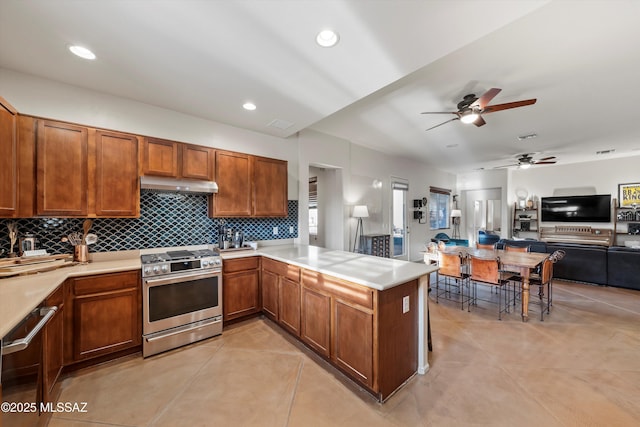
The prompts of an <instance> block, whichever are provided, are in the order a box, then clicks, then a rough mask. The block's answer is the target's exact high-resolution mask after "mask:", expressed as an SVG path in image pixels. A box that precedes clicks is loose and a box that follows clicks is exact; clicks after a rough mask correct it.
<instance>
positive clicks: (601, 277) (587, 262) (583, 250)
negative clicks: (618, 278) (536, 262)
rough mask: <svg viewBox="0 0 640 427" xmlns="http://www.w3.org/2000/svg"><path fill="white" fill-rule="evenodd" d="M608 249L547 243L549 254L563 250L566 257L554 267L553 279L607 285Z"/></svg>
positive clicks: (604, 247)
mask: <svg viewBox="0 0 640 427" xmlns="http://www.w3.org/2000/svg"><path fill="white" fill-rule="evenodd" d="M607 249H608V248H607V247H606V246H596V245H582V244H577V243H547V252H549V253H553V252H554V251H556V250H563V251H565V252H566V256H565V257H564V259H563V260H562V261H560V262H559V263H557V264H556V265H554V266H553V277H557V278H558V279H567V280H575V281H578V282H588V283H597V284H599V285H607V284H608V283H607V271H608V270H607V264H608V263H607V252H608V251H607Z"/></svg>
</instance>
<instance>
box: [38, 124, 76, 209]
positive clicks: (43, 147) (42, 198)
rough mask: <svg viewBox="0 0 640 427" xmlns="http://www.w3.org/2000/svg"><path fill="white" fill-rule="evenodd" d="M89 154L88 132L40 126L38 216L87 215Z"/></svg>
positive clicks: (58, 125) (68, 127) (72, 128)
mask: <svg viewBox="0 0 640 427" xmlns="http://www.w3.org/2000/svg"><path fill="white" fill-rule="evenodd" d="M87 150H88V140H87V128H84V127H80V126H74V125H69V124H66V123H57V122H51V121H46V120H42V121H39V122H38V135H37V144H36V156H37V158H36V164H37V175H36V176H37V178H36V187H37V188H36V214H37V215H41V216H55V215H59V216H86V215H87V165H88V155H87ZM71 183H72V184H73V185H70V184H71Z"/></svg>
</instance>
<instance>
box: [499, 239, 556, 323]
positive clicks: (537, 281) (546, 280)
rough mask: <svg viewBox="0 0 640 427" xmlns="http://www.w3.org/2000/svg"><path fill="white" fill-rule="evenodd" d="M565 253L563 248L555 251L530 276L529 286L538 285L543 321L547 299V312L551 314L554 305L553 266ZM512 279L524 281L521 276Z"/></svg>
mask: <svg viewBox="0 0 640 427" xmlns="http://www.w3.org/2000/svg"><path fill="white" fill-rule="evenodd" d="M565 255H566V252H565V251H563V250H557V251H554V252H553V253H552V254H549V256H548V257H547V258H546V259H545V260H544V261H543V262H542V265H541V266H540V267H539V268H538V270H537V271H535V272H533V273H532V274H531V276H529V286H538V298H539V300H540V320H541V321H544V312H545V301H546V312H547V314H551V306H552V305H553V266H554V264H556V263H557V262H558V261H560V260H562V258H564V256H565ZM512 280H516V281H522V279H521V278H512ZM545 286H546V287H547V293H546V299H545V293H544V287H545Z"/></svg>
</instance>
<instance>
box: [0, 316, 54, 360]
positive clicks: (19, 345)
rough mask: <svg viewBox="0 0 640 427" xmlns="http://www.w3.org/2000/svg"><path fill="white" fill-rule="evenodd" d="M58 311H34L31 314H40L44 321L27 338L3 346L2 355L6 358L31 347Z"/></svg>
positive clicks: (41, 320)
mask: <svg viewBox="0 0 640 427" xmlns="http://www.w3.org/2000/svg"><path fill="white" fill-rule="evenodd" d="M57 310H58V307H56V306H53V307H42V308H36V309H35V310H33V311H32V312H31V314H33V315H35V314H37V313H39V315H40V316H42V319H40V321H39V322H38V324H37V325H36V326H34V327H33V329H32V330H31V331H30V332H29V333H28V334H27V336H26V337H24V338H20V339H17V340H14V341H9V342H8V343H6V344H2V355H3V356H4V355H5V354H11V353H15V352H18V351H22V350H24V349H26V348H27V347H29V344H31V340H33V338H34V337H35V336H36V335H38V333H39V332H40V330H41V329H42V328H43V327H44V325H46V324H47V322H48V321H49V319H51V317H52V316H53V315H54V314H56V311H57Z"/></svg>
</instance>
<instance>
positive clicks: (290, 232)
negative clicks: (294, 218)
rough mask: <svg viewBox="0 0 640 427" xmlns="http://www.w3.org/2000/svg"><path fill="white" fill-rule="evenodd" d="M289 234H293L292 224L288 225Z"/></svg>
mask: <svg viewBox="0 0 640 427" xmlns="http://www.w3.org/2000/svg"><path fill="white" fill-rule="evenodd" d="M289 234H293V225H292V226H290V227H289Z"/></svg>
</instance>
